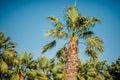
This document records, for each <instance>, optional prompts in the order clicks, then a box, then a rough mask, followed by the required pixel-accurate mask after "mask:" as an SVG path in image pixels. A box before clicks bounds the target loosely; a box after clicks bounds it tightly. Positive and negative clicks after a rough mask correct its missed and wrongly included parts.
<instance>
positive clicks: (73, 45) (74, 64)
mask: <svg viewBox="0 0 120 80" xmlns="http://www.w3.org/2000/svg"><path fill="white" fill-rule="evenodd" d="M77 72H78V48H77V38H76V37H72V38H71V39H70V42H69V46H68V48H67V50H66V63H65V80H77V78H76V76H77Z"/></svg>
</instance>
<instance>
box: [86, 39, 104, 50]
mask: <svg viewBox="0 0 120 80" xmlns="http://www.w3.org/2000/svg"><path fill="white" fill-rule="evenodd" d="M86 42H87V43H88V45H89V46H90V47H91V48H94V49H97V50H98V51H99V52H103V45H102V43H103V41H102V40H101V39H100V38H99V37H90V38H87V41H86Z"/></svg>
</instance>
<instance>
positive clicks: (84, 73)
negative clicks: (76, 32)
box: [77, 59, 113, 80]
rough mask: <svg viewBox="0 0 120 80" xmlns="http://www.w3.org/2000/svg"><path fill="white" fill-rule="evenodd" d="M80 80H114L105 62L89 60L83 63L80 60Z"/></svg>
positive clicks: (78, 76)
mask: <svg viewBox="0 0 120 80" xmlns="http://www.w3.org/2000/svg"><path fill="white" fill-rule="evenodd" d="M77 78H78V80H113V79H112V77H111V75H110V74H109V72H108V71H107V66H106V64H105V61H98V60H91V59H90V60H88V61H87V62H86V63H82V62H81V60H79V70H78V75H77Z"/></svg>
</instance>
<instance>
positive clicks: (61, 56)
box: [56, 46, 66, 58]
mask: <svg viewBox="0 0 120 80" xmlns="http://www.w3.org/2000/svg"><path fill="white" fill-rule="evenodd" d="M65 50H66V47H65V46H64V47H62V48H61V49H60V50H58V52H57V53H56V56H57V58H65Z"/></svg>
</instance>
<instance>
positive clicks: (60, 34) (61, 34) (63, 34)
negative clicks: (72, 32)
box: [46, 29, 67, 38]
mask: <svg viewBox="0 0 120 80" xmlns="http://www.w3.org/2000/svg"><path fill="white" fill-rule="evenodd" d="M46 36H52V37H56V38H63V37H67V33H66V32H63V31H61V30H55V29H52V30H48V32H47V33H46Z"/></svg>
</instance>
